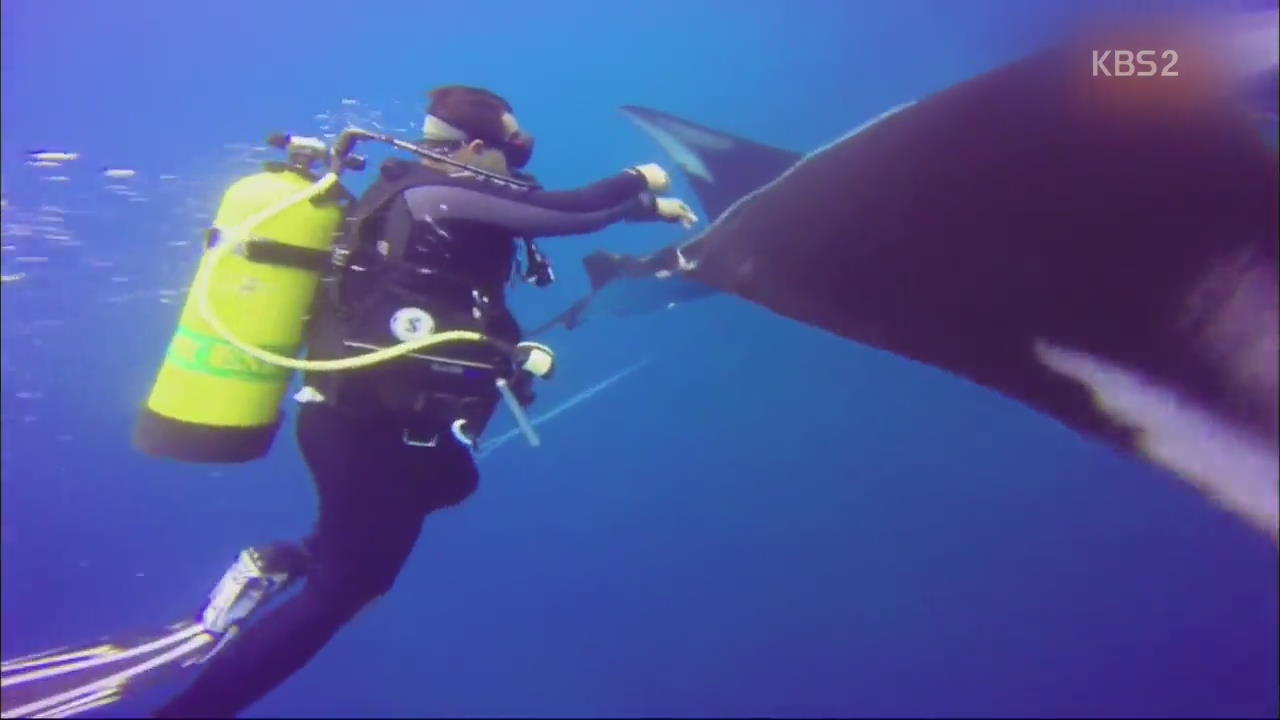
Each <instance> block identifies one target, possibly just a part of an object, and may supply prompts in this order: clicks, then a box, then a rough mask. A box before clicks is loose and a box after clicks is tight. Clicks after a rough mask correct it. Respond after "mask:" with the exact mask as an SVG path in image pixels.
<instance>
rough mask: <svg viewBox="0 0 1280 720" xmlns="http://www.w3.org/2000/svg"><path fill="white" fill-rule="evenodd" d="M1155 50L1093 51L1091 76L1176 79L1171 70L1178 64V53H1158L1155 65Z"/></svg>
mask: <svg viewBox="0 0 1280 720" xmlns="http://www.w3.org/2000/svg"><path fill="white" fill-rule="evenodd" d="M1156 53H1157V51H1156V50H1138V51H1137V52H1134V51H1133V50H1094V51H1093V76H1094V77H1153V76H1156V75H1159V76H1160V77H1178V71H1177V70H1174V69H1173V66H1174V65H1177V64H1178V51H1177V50H1165V51H1163V52H1160V62H1161V63H1163V65H1160V64H1157V63H1156V60H1155V57H1156Z"/></svg>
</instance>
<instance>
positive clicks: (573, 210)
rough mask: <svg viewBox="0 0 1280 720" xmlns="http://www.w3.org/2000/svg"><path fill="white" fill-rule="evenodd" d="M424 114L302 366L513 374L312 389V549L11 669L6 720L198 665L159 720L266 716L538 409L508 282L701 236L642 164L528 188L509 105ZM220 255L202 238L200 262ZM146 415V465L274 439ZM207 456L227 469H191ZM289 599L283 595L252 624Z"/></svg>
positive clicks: (353, 212) (447, 107)
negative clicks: (391, 350) (180, 618)
mask: <svg viewBox="0 0 1280 720" xmlns="http://www.w3.org/2000/svg"><path fill="white" fill-rule="evenodd" d="M428 97H429V103H428V107H427V112H426V117H425V121H424V123H423V128H422V130H423V137H422V139H421V141H419V142H418V143H415V145H417V146H418V147H419V148H421V149H422V150H423V151H424V152H422V153H420V155H419V157H417V158H414V159H409V160H406V159H399V158H392V159H390V160H387V161H386V162H385V163H384V164H383V165H382V166H381V168H380V176H379V178H378V179H377V180H376V181H375V182H374V183H373V184H372V185H371V186H370V187H369V189H368V190H367V191H366V192H365V193H364V194H363V195H362V196H361V197H360V198H359V199H354V198H350V197H347V198H346V202H347V206H346V207H344V209H343V212H342V215H341V219H342V223H343V226H342V228H341V232H340V233H339V234H338V235H337V238H338V239H337V240H336V242H335V243H334V245H333V247H332V248H331V250H330V252H328V253H327V254H326V256H325V263H324V264H323V265H324V266H325V269H324V271H323V272H322V273H321V272H318V273H317V274H318V276H319V277H320V280H319V282H318V287H317V291H316V292H315V293H314V296H313V298H312V303H313V304H312V305H311V306H310V309H309V312H308V313H307V314H308V315H309V318H308V320H307V324H306V329H305V343H306V347H307V359H308V360H309V361H331V360H341V359H343V358H348V357H351V356H353V355H358V354H360V353H363V352H367V351H370V350H373V351H378V350H379V349H385V348H387V347H388V346H391V345H395V344H396V343H397V342H399V343H408V342H412V341H415V340H417V339H420V338H423V337H428V336H431V335H432V334H436V333H442V332H443V333H448V332H450V331H456V330H461V331H470V332H475V333H480V334H483V335H484V336H486V337H489V338H493V339H494V340H495V341H496V342H495V343H493V345H496V346H502V347H507V348H509V349H513V352H511V353H509V356H510V357H504V355H503V353H501V352H499V351H497V350H495V349H494V347H491V346H490V345H485V344H482V343H475V344H470V345H463V346H461V347H450V348H447V351H446V349H440V350H436V349H432V351H431V352H430V353H427V352H412V353H407V354H404V356H402V357H397V358H396V359H394V360H392V361H388V362H385V363H380V364H378V365H373V366H369V367H362V368H360V369H353V370H348V371H343V372H306V373H305V374H304V376H303V382H302V389H301V390H300V391H299V392H298V393H297V394H296V395H295V396H294V399H295V400H297V401H298V403H299V405H300V409H299V411H298V419H297V425H296V437H297V441H298V445H299V448H300V450H301V452H302V456H303V458H304V459H305V461H306V464H307V467H308V468H309V469H310V472H311V475H312V479H313V482H314V484H315V488H316V492H317V495H318V497H319V508H318V519H317V521H316V523H315V526H314V528H313V531H312V534H311V535H310V536H309V537H307V538H306V539H305V540H302V541H301V542H292V541H278V542H274V543H271V544H267V545H262V546H257V547H253V548H248V549H246V550H244V551H242V552H241V553H240V554H239V556H238V558H237V560H236V562H235V563H234V564H233V565H232V566H231V568H230V569H229V570H228V571H227V572H226V574H225V575H224V576H223V578H222V579H221V580H220V581H219V582H218V583H217V585H216V587H215V588H214V590H213V591H212V593H211V594H210V601H209V603H208V605H206V606H205V607H204V608H203V609H202V610H201V611H200V612H199V613H198V614H197V615H196V616H195V617H194V618H192V619H189V620H187V621H184V622H181V623H178V624H176V625H173V626H170V627H169V628H167V629H166V631H165V633H164V634H163V636H162V637H159V638H157V637H156V636H151V637H150V638H146V639H144V640H143V641H137V640H135V641H131V642H122V643H104V644H100V645H97V646H95V647H92V648H87V649H85V650H80V651H76V652H56V653H50V654H45V655H40V656H33V657H29V658H21V659H19V660H15V661H12V662H7V663H5V668H4V681H5V695H6V698H5V702H4V705H5V711H6V712H5V714H4V716H5V717H10V716H21V715H25V714H39V715H40V716H43V717H59V716H67V715H70V714H75V713H78V712H82V711H84V710H86V709H89V708H92V707H97V706H100V705H103V704H106V703H108V702H113V701H114V700H116V699H118V698H119V697H120V695H121V693H122V692H123V691H124V688H126V687H127V686H129V685H130V684H131V683H133V682H134V681H135V680H138V679H139V677H140V676H141V674H142V673H150V672H151V671H152V670H156V669H161V668H164V667H169V668H172V667H174V666H177V665H190V664H195V663H199V664H201V667H202V672H201V673H200V674H199V675H198V676H197V677H196V678H195V679H194V681H193V682H192V683H191V684H190V686H188V687H187V688H185V689H184V690H182V691H181V692H180V693H179V694H178V695H177V696H176V697H174V698H172V699H171V700H169V701H168V702H167V703H166V704H164V705H163V706H162V707H161V708H160V709H159V710H158V711H157V712H155V714H154V716H155V717H161V718H195V717H201V718H211V717H234V716H235V715H237V714H238V713H240V712H241V711H243V710H244V709H245V708H246V707H248V706H249V705H251V704H252V703H254V702H256V701H257V700H259V699H260V698H262V697H263V696H264V695H266V694H267V693H268V692H270V691H271V690H272V689H273V688H275V687H276V686H278V685H279V684H280V683H281V682H283V681H284V680H285V679H286V678H288V677H289V676H290V675H292V674H293V673H294V672H296V671H297V670H298V669H300V668H301V667H303V666H304V665H305V664H306V663H307V662H308V661H309V660H310V659H311V658H312V657H313V656H314V655H315V654H316V653H317V652H319V651H320V650H321V648H323V647H324V646H325V644H326V643H327V642H328V641H329V639H330V638H332V637H333V636H334V634H335V633H336V632H337V631H338V630H339V629H341V628H342V627H343V626H344V625H345V624H346V623H347V622H348V621H350V620H351V618H352V617H354V616H355V615H356V614H357V612H359V611H360V610H361V609H362V608H363V607H365V606H366V605H368V604H369V603H370V602H371V601H373V600H374V599H376V598H378V597H379V596H381V595H383V594H385V593H386V592H388V591H389V590H390V589H391V587H392V585H393V584H394V582H395V580H396V577H397V575H398V574H399V572H400V570H401V568H402V567H403V565H404V564H405V562H406V560H407V559H408V557H409V554H410V552H411V551H412V550H413V547H414V545H415V543H416V542H417V539H418V537H419V534H420V531H421V528H422V523H423V520H424V519H425V518H426V517H427V515H429V514H430V513H432V512H434V511H436V510H440V509H443V508H448V507H452V506H455V505H457V504H459V503H461V502H463V501H464V500H466V499H467V498H468V497H469V496H470V495H471V494H472V493H473V492H475V490H476V488H477V483H478V479H479V476H478V472H477V469H476V464H475V461H474V459H473V456H472V451H473V450H475V449H476V448H477V447H478V444H479V437H480V435H481V433H482V432H483V430H484V428H485V426H486V424H487V423H488V422H489V419H490V418H491V416H492V415H493V413H494V412H495V410H496V409H497V407H498V405H499V404H500V403H501V402H502V401H503V400H506V401H507V404H508V405H509V406H511V407H512V409H513V411H515V412H517V421H518V422H520V421H521V417H522V416H520V415H519V413H518V407H523V406H527V405H528V404H529V403H531V402H533V399H534V397H533V396H534V393H533V391H532V381H533V379H534V378H535V377H548V376H549V375H550V372H551V367H552V355H551V353H550V350H549V349H548V348H546V347H545V346H542V345H539V344H537V343H531V342H521V329H520V327H519V326H518V324H517V322H516V320H515V318H514V317H513V316H512V314H511V312H510V310H509V309H508V307H507V304H506V297H505V290H506V286H507V284H508V283H509V282H510V281H511V279H512V277H513V274H514V273H516V272H519V274H520V275H522V276H523V277H524V279H525V280H527V281H529V282H531V283H532V284H535V285H539V286H541V285H546V284H547V283H549V282H551V281H552V279H553V276H552V273H551V268H550V265H549V263H548V262H547V260H546V258H545V257H544V256H543V255H542V253H541V252H540V251H539V250H538V249H537V245H536V244H535V242H534V238H536V237H546V236H564V235H576V234H585V233H590V232H594V231H597V230H600V229H602V228H605V227H606V226H609V225H611V224H613V223H616V222H619V221H626V220H629V221H666V222H679V223H682V224H685V225H686V226H688V225H690V224H692V223H693V222H696V220H697V218H696V216H695V215H694V214H693V212H692V211H691V210H690V208H689V207H688V205H686V204H685V203H684V202H682V201H680V200H678V199H676V198H671V197H659V194H661V193H664V192H666V191H667V190H668V189H669V187H670V178H669V176H668V175H667V173H666V172H665V171H664V170H663V169H662V168H661V167H660V166H658V165H653V164H648V165H640V166H636V167H632V168H628V169H626V170H623V171H621V172H619V173H618V174H616V175H613V176H611V177H608V178H606V179H604V180H601V181H599V182H596V183H594V184H592V185H589V186H586V187H584V188H581V189H578V190H572V191H547V190H543V189H541V188H540V187H538V185H537V184H536V181H535V180H534V179H533V178H532V176H530V175H527V174H525V173H524V171H523V169H524V167H525V166H526V164H527V163H528V162H529V160H530V157H531V154H532V150H533V138H532V137H531V136H529V135H528V134H526V133H525V132H523V131H522V130H521V128H520V125H519V123H518V122H517V120H516V117H515V115H514V112H513V110H512V108H511V106H510V105H509V104H508V103H507V102H506V101H505V100H504V99H502V98H501V97H499V96H498V95H496V94H494V93H492V92H489V91H487V90H483V89H479V88H473V87H465V86H448V87H441V88H437V89H435V90H433V91H431V92H430V93H428ZM214 225H215V228H216V227H218V226H219V223H218V222H217V221H215V224H214ZM261 227H266V225H265V224H263V225H261ZM218 241H219V240H218V238H217V237H216V230H215V231H211V237H210V238H209V246H213V245H215V244H216V243H217V242H218ZM519 243H523V245H524V251H525V252H524V254H525V262H524V263H523V265H522V264H521V263H519V262H518V259H517V255H518V249H519V247H518V244H519ZM280 249H283V250H284V251H285V252H281V253H279V255H280V256H281V257H280V258H278V260H279V262H281V263H284V264H288V263H290V262H292V263H294V264H296V265H297V266H299V267H307V266H310V267H312V268H313V269H314V270H317V271H318V270H319V269H320V267H321V265H320V264H319V263H318V258H317V256H316V253H311V254H310V255H306V254H305V253H301V252H300V251H297V250H296V248H290V247H285V246H283V245H279V246H277V250H280ZM290 253H292V256H290ZM286 256H289V257H286ZM236 261H239V258H236ZM228 262H231V261H230V260H229V261H228ZM258 312H260V313H261V312H263V310H262V309H259V310H258ZM184 319H185V316H184ZM182 334H183V330H182V329H180V331H179V333H178V336H181V335H182ZM187 334H190V333H187ZM178 336H175V343H176V342H177V339H178ZM174 347H176V344H175V345H174V346H171V349H170V357H169V360H174V356H175V351H174V349H173V348H174ZM503 362H508V363H509V366H508V367H507V370H508V371H509V372H504V373H502V374H501V375H502V377H506V378H509V382H507V381H504V380H503V379H502V378H501V377H500V378H499V380H498V381H497V384H496V390H495V384H494V382H492V377H491V376H490V375H486V373H485V372H484V370H485V369H486V368H493V367H496V366H499V365H502V363H503ZM154 399H155V395H153V401H152V404H151V405H149V406H148V409H147V410H146V411H145V412H144V416H143V418H142V421H140V424H139V428H140V431H139V436H140V437H141V438H142V439H141V440H140V444H141V445H144V450H148V451H149V452H152V454H160V455H165V454H167V455H169V456H171V457H177V456H182V453H175V452H169V450H171V448H165V447H158V446H163V445H165V444H166V443H170V444H176V445H184V444H185V445H187V446H188V447H186V449H185V450H183V452H185V453H186V455H185V456H184V457H183V459H188V460H196V461H215V462H217V461H243V460H246V459H253V458H255V457H260V456H261V454H263V453H265V451H266V447H268V446H269V444H270V436H271V435H273V434H274V432H275V428H276V427H278V425H279V422H278V421H276V422H275V423H274V424H273V425H272V426H271V428H270V430H269V432H268V434H267V437H266V441H265V443H266V445H263V441H262V440H261V439H260V438H259V439H254V437H252V436H251V434H247V433H246V432H245V431H243V429H233V430H231V431H228V432H222V431H221V430H219V432H220V433H221V434H217V433H212V432H209V431H208V429H207V428H205V429H202V430H201V431H200V432H199V433H195V434H190V433H189V432H188V431H190V430H191V428H192V427H195V425H194V424H192V423H189V422H183V423H174V422H169V424H168V425H166V426H164V427H163V428H161V429H160V430H157V428H158V427H160V426H161V423H162V422H163V421H165V420H164V418H161V417H160V415H159V414H157V413H156V412H155V408H156V407H157V405H156V403H155V400H154ZM525 427H526V430H528V432H527V433H526V434H527V435H529V437H530V440H531V441H533V439H534V438H533V436H532V434H531V433H532V430H531V428H529V427H528V426H527V425H526V426H525ZM183 433H188V434H187V435H183ZM157 438H158V439H157ZM202 438H203V439H205V440H210V441H211V442H212V441H213V440H216V441H217V442H220V443H222V444H223V447H224V448H231V450H230V453H229V454H225V453H224V454H223V455H221V456H218V455H217V454H216V453H211V452H208V451H207V450H202V449H199V448H198V447H197V446H198V444H199V442H200V440H201V439H202ZM148 445H149V446H148ZM202 453H206V454H205V455H203V456H202V455H201V454H202ZM302 580H305V582H301V583H299V581H302ZM295 584H300V585H301V587H300V589H297V592H296V593H293V594H292V595H290V596H288V597H287V598H280V602H279V603H278V604H276V605H275V607H273V608H271V609H270V611H268V612H266V613H264V614H263V615H262V616H261V617H259V618H256V619H255V620H254V622H253V623H252V624H247V623H246V620H247V619H248V618H249V617H250V615H251V614H252V613H253V612H254V610H255V609H257V608H258V607H260V606H261V605H263V604H264V603H266V602H267V601H269V600H271V599H272V598H277V597H278V596H280V595H281V593H282V591H283V590H284V589H285V588H288V587H292V586H294V585H295ZM59 678H62V680H59ZM20 679H21V680H23V681H26V680H30V682H20ZM36 681H52V682H36ZM24 688H29V690H28V692H27V693H26V694H25V695H22V696H21V697H20V696H19V691H22V690H23V689H24ZM42 688H43V689H42Z"/></svg>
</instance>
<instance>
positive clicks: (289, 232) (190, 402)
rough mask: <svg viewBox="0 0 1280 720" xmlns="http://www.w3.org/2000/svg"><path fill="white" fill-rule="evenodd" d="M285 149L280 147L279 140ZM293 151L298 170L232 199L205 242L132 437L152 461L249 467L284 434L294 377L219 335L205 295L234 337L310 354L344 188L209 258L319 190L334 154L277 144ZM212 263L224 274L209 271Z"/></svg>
mask: <svg viewBox="0 0 1280 720" xmlns="http://www.w3.org/2000/svg"><path fill="white" fill-rule="evenodd" d="M281 138H283V139H281ZM269 142H271V143H272V144H275V145H277V146H278V147H283V148H286V149H288V150H289V154H290V162H289V163H273V164H268V166H267V168H266V169H265V170H264V171H262V172H259V173H256V174H254V175H250V176H248V177H245V178H242V179H240V180H238V181H236V182H235V183H233V184H232V185H231V186H230V187H229V188H227V190H226V192H225V194H224V195H223V196H222V203H221V205H220V206H219V208H218V212H217V216H216V217H215V219H214V223H213V229H212V230H210V231H209V233H208V235H207V241H206V243H205V253H204V255H203V257H202V258H201V261H200V268H199V270H197V277H200V273H203V272H206V271H208V277H207V278H205V282H203V283H193V284H192V288H191V290H190V291H189V293H188V295H187V299H186V303H185V305H184V306H183V309H182V315H181V318H180V319H179V321H178V328H177V331H176V332H175V333H174V335H173V338H172V340H171V341H170V343H169V346H168V350H167V352H166V354H165V358H164V361H163V363H162V364H161V367H160V371H159V373H158V375H157V377H156V380H155V384H154V385H153V386H152V389H151V393H150V396H149V397H148V399H147V402H146V406H145V407H144V408H143V410H142V413H141V417H140V418H139V420H138V423H137V425H136V427H135V430H134V442H135V444H136V445H137V447H138V448H139V449H140V450H142V451H143V452H145V453H148V454H150V455H155V456H160V457H166V458H172V459H176V460H184V461H188V462H245V461H249V460H254V459H257V458H259V457H262V456H263V455H265V454H266V453H267V451H268V450H269V449H270V448H271V444H272V441H273V440H274V438H275V434H276V432H277V430H278V429H279V427H280V423H281V419H282V413H281V409H280V406H281V403H282V401H283V399H284V394H285V392H286V391H287V389H288V386H289V382H290V380H291V378H292V376H293V370H291V369H289V368H286V367H281V366H279V365H274V364H269V363H267V362H263V361H262V360H260V359H258V358H255V357H253V356H251V355H248V354H246V353H245V352H243V351H242V350H240V349H239V348H238V347H236V346H235V345H233V344H232V343H230V342H228V340H227V339H226V338H225V337H223V335H222V334H221V333H219V332H217V331H215V329H214V328H213V327H211V326H210V324H209V322H208V321H207V320H206V318H205V315H204V314H203V313H202V312H201V308H200V298H199V297H198V296H197V295H198V293H199V292H200V291H201V290H202V289H204V288H207V292H208V293H209V296H208V302H209V303H210V304H211V305H212V306H213V307H215V308H217V315H218V317H219V318H220V320H221V322H222V323H223V324H224V325H225V327H226V330H228V331H230V333H231V334H232V336H233V337H236V338H239V339H240V340H242V341H244V342H247V343H249V344H251V345H253V346H256V347H259V348H262V349H263V350H267V351H270V352H274V353H277V354H279V355H282V356H287V357H294V356H296V355H297V353H298V350H299V349H300V346H301V344H302V340H303V332H304V326H305V323H306V319H307V316H308V314H309V312H310V310H311V304H312V300H313V296H314V295H315V291H316V287H317V284H318V282H319V277H320V273H321V272H322V271H323V270H324V268H325V267H326V265H327V263H328V260H329V252H330V250H331V247H332V245H333V240H334V235H335V233H336V232H338V231H339V229H340V225H341V223H342V218H343V207H342V202H341V201H342V199H343V197H345V191H344V190H342V189H341V186H338V185H335V186H334V187H333V188H332V190H336V191H337V193H336V194H335V193H334V192H326V193H324V194H323V195H320V196H319V197H316V198H314V199H312V200H310V201H307V202H298V203H294V204H292V205H289V206H288V207H286V208H285V209H284V210H283V211H280V212H277V213H275V214H273V215H271V216H270V217H268V218H267V219H265V220H263V221H262V222H260V223H259V224H257V225H256V226H255V227H253V228H252V229H251V230H250V231H249V232H250V233H251V235H250V239H249V240H248V241H247V242H246V243H245V244H244V245H243V246H242V247H241V248H238V250H239V252H237V251H236V250H237V249H233V250H232V252H229V253H220V254H222V255H224V257H221V258H215V257H212V253H211V250H212V248H213V247H214V246H216V244H217V243H218V242H219V239H220V234H221V232H223V231H225V230H226V229H229V228H232V227H235V226H237V225H239V224H241V223H244V222H246V221H247V220H248V219H249V218H251V217H253V216H254V215H255V214H259V213H262V212H263V210H264V209H265V208H268V207H270V206H272V205H273V204H275V203H280V202H281V201H282V200H285V199H286V198H288V197H290V196H296V195H298V194H299V193H300V192H304V191H306V189H307V188H308V187H309V186H311V185H313V183H314V182H315V178H314V177H313V176H312V175H311V173H310V170H309V168H310V166H311V164H312V163H313V162H316V161H323V159H324V157H325V156H327V152H328V151H327V149H326V148H325V147H324V145H323V143H320V142H319V141H316V140H314V139H311V138H298V137H292V138H290V137H288V136H274V137H273V138H272V139H271V140H270V141H269ZM211 261H216V265H214V266H212V267H206V266H207V265H208V264H209V263H210V262H211Z"/></svg>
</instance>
